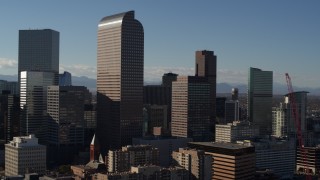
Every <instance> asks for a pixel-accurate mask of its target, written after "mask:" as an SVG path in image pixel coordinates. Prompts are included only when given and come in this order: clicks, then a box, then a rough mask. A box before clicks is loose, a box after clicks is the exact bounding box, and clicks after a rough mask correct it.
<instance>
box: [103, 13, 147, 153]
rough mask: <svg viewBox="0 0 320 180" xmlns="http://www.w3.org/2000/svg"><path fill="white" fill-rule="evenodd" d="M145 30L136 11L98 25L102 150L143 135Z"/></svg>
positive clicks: (112, 17)
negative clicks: (137, 18)
mask: <svg viewBox="0 0 320 180" xmlns="http://www.w3.org/2000/svg"><path fill="white" fill-rule="evenodd" d="M143 59H144V31H143V26H142V24H141V23H140V22H139V21H138V20H136V19H135V18H134V11H129V12H125V13H120V14H115V15H112V16H106V17H104V18H102V19H101V21H100V23H99V25H98V55H97V136H98V140H99V142H100V144H101V150H102V151H105V150H108V149H113V148H120V147H121V146H124V145H128V144H131V141H132V138H133V137H141V136H142V123H143V118H142V115H143Z"/></svg>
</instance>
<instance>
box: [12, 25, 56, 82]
mask: <svg viewBox="0 0 320 180" xmlns="http://www.w3.org/2000/svg"><path fill="white" fill-rule="evenodd" d="M59 37H60V34H59V32H58V31H55V30H52V29H34V30H19V57H18V61H19V63H18V76H19V80H18V81H19V82H20V72H21V71H41V72H53V73H55V78H56V79H55V84H56V85H57V84H58V81H59V79H58V78H59V77H58V74H59Z"/></svg>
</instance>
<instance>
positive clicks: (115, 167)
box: [107, 145, 159, 172]
mask: <svg viewBox="0 0 320 180" xmlns="http://www.w3.org/2000/svg"><path fill="white" fill-rule="evenodd" d="M107 159H108V162H107V165H108V172H124V171H129V170H130V168H131V166H139V165H145V164H153V165H158V164H159V150H158V149H157V148H153V147H152V146H150V145H135V146H124V147H122V149H121V150H114V151H111V150H109V152H108V157H107Z"/></svg>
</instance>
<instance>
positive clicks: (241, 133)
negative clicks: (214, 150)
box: [215, 121, 259, 142]
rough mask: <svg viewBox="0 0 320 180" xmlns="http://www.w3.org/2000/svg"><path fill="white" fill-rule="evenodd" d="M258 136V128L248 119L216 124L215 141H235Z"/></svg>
mask: <svg viewBox="0 0 320 180" xmlns="http://www.w3.org/2000/svg"><path fill="white" fill-rule="evenodd" d="M257 136H259V128H258V127H257V126H253V125H251V124H250V123H249V122H248V121H246V122H244V121H234V122H233V123H228V124H217V125H216V140H215V141H216V142H236V141H239V140H248V139H252V138H254V137H257Z"/></svg>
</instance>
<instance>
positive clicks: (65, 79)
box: [59, 71, 72, 86]
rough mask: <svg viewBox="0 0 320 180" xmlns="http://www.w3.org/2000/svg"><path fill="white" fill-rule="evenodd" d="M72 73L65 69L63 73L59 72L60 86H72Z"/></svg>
mask: <svg viewBox="0 0 320 180" xmlns="http://www.w3.org/2000/svg"><path fill="white" fill-rule="evenodd" d="M71 85H72V80H71V73H69V72H67V71H64V72H63V73H62V74H59V86H71Z"/></svg>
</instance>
